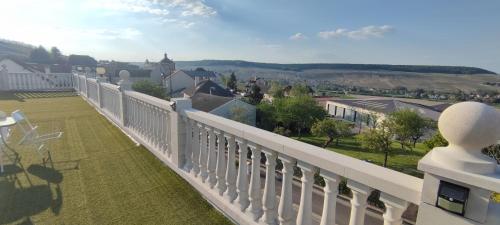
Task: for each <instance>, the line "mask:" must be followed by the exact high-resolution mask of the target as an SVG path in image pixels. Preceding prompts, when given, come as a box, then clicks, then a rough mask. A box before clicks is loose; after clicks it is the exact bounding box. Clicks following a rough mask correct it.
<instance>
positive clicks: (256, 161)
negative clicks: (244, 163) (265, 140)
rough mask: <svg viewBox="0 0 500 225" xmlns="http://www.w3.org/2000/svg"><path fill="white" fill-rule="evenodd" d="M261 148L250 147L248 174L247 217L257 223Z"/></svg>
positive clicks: (257, 146) (259, 208) (259, 201)
mask: <svg viewBox="0 0 500 225" xmlns="http://www.w3.org/2000/svg"><path fill="white" fill-rule="evenodd" d="M261 148H262V147H261V146H260V145H256V146H251V147H250V149H251V150H252V164H251V165H252V168H251V171H252V172H251V174H250V192H249V197H250V210H249V211H248V213H249V215H250V216H251V217H252V219H253V220H254V221H257V220H258V219H259V218H260V216H261V215H262V201H261V191H260V158H261V157H260V153H261Z"/></svg>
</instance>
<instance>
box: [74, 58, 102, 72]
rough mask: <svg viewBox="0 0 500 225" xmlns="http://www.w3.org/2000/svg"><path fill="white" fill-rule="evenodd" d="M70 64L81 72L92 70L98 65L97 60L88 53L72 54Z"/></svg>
mask: <svg viewBox="0 0 500 225" xmlns="http://www.w3.org/2000/svg"><path fill="white" fill-rule="evenodd" d="M68 64H69V65H71V67H72V69H73V70H75V71H79V72H92V71H95V68H96V67H97V61H96V60H95V59H94V58H92V57H90V56H88V55H70V56H69V57H68Z"/></svg>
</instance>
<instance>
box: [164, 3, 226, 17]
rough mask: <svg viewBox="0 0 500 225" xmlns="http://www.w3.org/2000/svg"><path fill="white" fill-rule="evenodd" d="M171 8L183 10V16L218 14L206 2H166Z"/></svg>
mask: <svg viewBox="0 0 500 225" xmlns="http://www.w3.org/2000/svg"><path fill="white" fill-rule="evenodd" d="M164 1H165V2H171V3H170V5H171V6H175V7H180V8H182V15H183V16H213V15H215V14H217V11H215V9H214V8H212V7H210V6H208V5H207V4H205V1H204V0H164Z"/></svg>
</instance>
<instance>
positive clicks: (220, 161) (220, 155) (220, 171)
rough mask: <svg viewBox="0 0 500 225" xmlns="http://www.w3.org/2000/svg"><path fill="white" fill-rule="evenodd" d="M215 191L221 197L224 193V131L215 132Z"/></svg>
mask: <svg viewBox="0 0 500 225" xmlns="http://www.w3.org/2000/svg"><path fill="white" fill-rule="evenodd" d="M216 134H217V168H216V174H217V189H218V190H219V195H220V196H222V195H223V194H224V192H225V191H226V188H227V186H226V138H225V136H224V131H220V130H217V132H216Z"/></svg>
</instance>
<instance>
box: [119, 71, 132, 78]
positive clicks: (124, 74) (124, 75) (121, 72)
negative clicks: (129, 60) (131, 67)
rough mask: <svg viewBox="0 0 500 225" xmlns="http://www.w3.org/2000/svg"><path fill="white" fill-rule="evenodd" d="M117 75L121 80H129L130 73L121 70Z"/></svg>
mask: <svg viewBox="0 0 500 225" xmlns="http://www.w3.org/2000/svg"><path fill="white" fill-rule="evenodd" d="M118 75H119V76H120V78H121V79H122V80H128V78H130V73H129V72H128V71H127V70H121V71H120V73H119V74H118Z"/></svg>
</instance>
